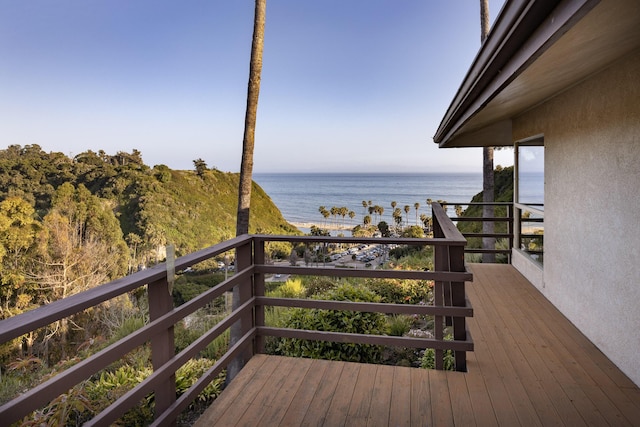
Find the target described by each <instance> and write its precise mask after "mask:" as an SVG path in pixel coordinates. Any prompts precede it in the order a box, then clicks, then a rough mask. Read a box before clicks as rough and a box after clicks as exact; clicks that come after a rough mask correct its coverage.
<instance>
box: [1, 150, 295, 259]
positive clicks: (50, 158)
mask: <svg viewBox="0 0 640 427" xmlns="http://www.w3.org/2000/svg"><path fill="white" fill-rule="evenodd" d="M199 166H200V167H199V168H198V170H197V171H196V170H193V171H179V170H171V169H169V168H168V167H167V166H165V165H156V166H154V167H149V166H147V165H145V164H144V163H143V162H142V157H141V153H140V152H138V151H137V150H133V152H132V153H131V154H129V153H124V152H118V153H117V154H115V155H107V154H106V153H104V152H103V151H100V152H98V153H94V152H93V151H87V152H84V153H81V154H79V155H77V156H75V157H74V158H73V159H71V158H69V157H67V156H65V155H64V154H62V153H46V152H44V151H43V150H42V149H41V148H40V147H39V146H37V145H27V146H25V147H21V146H18V145H14V146H10V147H8V148H7V149H5V150H1V151H0V200H5V199H7V198H8V197H11V196H17V197H20V198H21V199H23V200H25V201H26V202H27V203H28V204H29V205H31V206H32V207H33V208H34V209H35V211H36V214H37V217H38V218H44V217H45V216H46V215H47V213H48V212H49V211H50V210H51V208H52V203H53V200H54V197H55V194H56V191H57V190H58V189H59V188H60V186H61V185H62V184H64V183H69V184H71V185H72V186H73V187H74V188H76V189H77V188H80V187H85V188H86V189H87V190H88V191H89V193H90V194H91V195H93V196H95V197H97V198H99V200H100V201H101V203H102V204H104V205H108V206H109V207H110V208H111V210H112V211H113V213H114V215H115V217H116V218H117V219H118V222H119V224H120V228H121V230H122V235H123V236H124V237H125V239H126V240H127V243H128V244H129V246H134V245H135V246H136V256H137V257H138V258H140V259H139V261H141V262H144V261H146V259H145V258H149V257H150V256H153V254H154V253H155V251H156V250H157V248H158V247H159V246H164V245H166V244H168V243H171V244H174V245H175V246H176V250H177V252H178V254H185V253H189V252H192V251H194V250H197V249H201V248H203V247H207V246H210V245H212V244H215V243H218V242H221V241H223V240H226V239H229V238H231V237H233V236H234V235H235V226H236V224H235V222H236V219H235V218H236V210H237V191H238V174H236V173H227V172H221V171H218V170H211V169H207V168H206V166H205V167H204V168H202V164H200V165H199ZM250 232H252V233H254V232H264V233H274V234H275V233H277V234H292V233H296V232H297V229H295V228H294V227H293V226H291V225H290V224H288V223H287V222H286V221H285V219H284V218H283V217H282V214H281V213H280V211H279V210H278V208H277V207H276V206H275V205H274V204H273V202H272V201H271V199H270V198H269V196H268V195H267V194H266V193H265V192H264V191H263V190H262V189H261V188H260V187H259V186H258V185H256V184H255V183H254V187H253V192H252V204H251V230H250ZM132 249H133V248H132Z"/></svg>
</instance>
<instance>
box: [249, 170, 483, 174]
mask: <svg viewBox="0 0 640 427" xmlns="http://www.w3.org/2000/svg"><path fill="white" fill-rule="evenodd" d="M253 174H254V175H482V172H405V171H403V172H335V171H333V172H254V173H253Z"/></svg>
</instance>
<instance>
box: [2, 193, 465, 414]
mask: <svg viewBox="0 0 640 427" xmlns="http://www.w3.org/2000/svg"><path fill="white" fill-rule="evenodd" d="M433 209H434V238H432V239H403V238H397V239H390V238H344V237H341V238H338V237H310V236H272V235H246V236H240V237H236V238H234V239H231V240H229V241H226V242H223V243H221V244H218V245H215V246H212V247H210V248H207V249H204V250H201V251H198V252H194V253H192V254H189V255H186V256H183V257H180V258H177V259H176V260H175V263H173V267H174V268H175V270H184V269H186V268H187V267H191V266H193V265H195V264H197V263H200V262H202V261H206V260H208V259H211V258H214V257H218V256H220V255H223V254H225V253H226V252H229V251H235V259H236V263H235V267H236V271H235V273H234V274H233V275H232V276H231V277H229V278H228V279H226V280H224V281H223V282H222V283H220V284H218V285H216V286H214V287H213V288H211V289H209V290H207V291H206V292H203V293H201V294H200V295H198V296H196V297H195V298H193V299H191V300H190V301H188V302H186V303H184V304H182V305H180V306H179V307H175V308H174V307H173V301H172V296H171V293H170V283H171V282H172V279H173V277H172V275H173V273H174V271H173V269H172V267H171V266H168V264H167V263H162V264H159V265H157V266H155V267H152V268H149V269H146V270H143V271H140V272H137V273H134V274H132V275H130V276H127V277H124V278H122V279H118V280H115V281H113V282H110V283H107V284H104V285H101V286H98V287H96V288H93V289H91V290H88V291H85V292H82V293H80V294H77V295H74V296H72V297H69V298H65V299H63V300H60V301H56V302H53V303H51V304H48V305H46V306H43V307H40V308H37V309H35V310H32V311H29V312H26V313H24V314H21V315H18V316H15V317H11V318H8V319H5V320H2V321H0V343H5V342H8V341H10V340H13V339H15V338H19V337H21V336H23V335H24V334H27V333H29V332H31V331H35V330H37V329H38V328H42V327H45V326H47V325H49V324H51V323H52V322H56V321H58V320H61V319H63V318H66V317H68V316H71V315H74V314H76V313H79V312H82V311H83V310H86V309H88V308H91V307H95V306H97V305H99V304H101V303H103V302H105V301H108V300H110V299H112V298H115V297H117V296H119V295H124V294H127V293H129V292H131V291H134V290H136V289H139V288H141V287H144V286H146V289H147V295H148V302H149V319H150V320H149V322H148V323H147V324H146V325H144V326H142V327H141V328H140V329H138V330H136V331H134V332H132V333H130V334H129V335H127V336H126V337H124V338H122V339H121V340H119V341H117V342H115V343H113V344H111V345H109V346H108V347H106V348H104V349H102V350H100V351H98V352H97V353H95V354H93V355H91V356H89V357H88V358H86V359H84V360H82V361H80V362H79V363H77V364H76V365H74V366H72V367H70V368H67V369H66V370H64V371H62V372H61V373H59V374H58V375H56V376H53V377H52V378H50V379H48V380H46V381H44V382H43V383H41V384H40V385H37V386H35V387H33V388H32V389H30V390H27V391H26V392H25V393H23V394H21V395H20V396H18V397H16V398H14V399H12V400H11V401H9V402H6V403H4V404H3V405H2V406H0V418H1V419H2V420H3V423H7V424H11V423H14V422H17V421H19V420H21V419H22V418H23V417H25V416H27V415H29V414H30V413H31V412H32V411H34V410H36V409H39V408H42V407H44V406H45V405H47V404H48V403H49V402H50V401H51V400H53V399H54V398H56V397H57V396H60V395H62V394H64V393H66V392H67V391H68V390H69V389H71V388H72V387H74V386H75V385H76V384H79V383H81V382H83V381H85V380H87V379H89V378H91V377H92V376H93V375H95V374H97V373H99V372H100V371H102V370H103V369H105V368H107V367H108V366H109V365H110V364H112V363H113V362H115V361H117V360H118V359H120V358H122V357H123V356H124V355H125V354H126V353H128V352H130V351H132V350H133V349H135V348H137V347H139V346H142V345H144V344H145V343H150V345H151V354H152V364H153V373H152V374H151V375H150V376H148V377H147V378H146V379H145V380H144V381H142V382H140V383H139V384H138V385H136V386H135V387H133V388H132V389H131V390H129V391H128V392H127V393H125V394H124V395H123V396H121V397H120V398H118V399H117V400H116V401H115V402H113V403H112V404H111V405H110V406H109V407H108V408H107V409H105V410H104V411H102V412H100V413H98V414H96V415H95V416H94V417H93V418H92V419H91V420H90V421H89V422H88V423H86V425H89V426H103V425H104V426H107V425H112V424H113V423H114V422H116V421H117V420H118V419H119V418H120V417H122V416H123V415H124V414H125V413H126V412H127V411H128V410H129V409H130V408H132V407H133V406H135V405H136V404H137V403H138V402H139V401H140V400H141V399H144V398H145V397H146V396H148V395H150V394H151V393H153V394H154V402H155V421H154V423H153V425H172V424H173V423H174V422H175V420H176V418H177V416H178V415H179V414H180V413H181V412H182V411H183V410H185V409H186V408H187V407H188V405H189V404H190V403H191V402H192V401H193V400H194V399H195V398H196V397H197V396H198V394H199V393H200V392H202V390H204V388H205V387H206V386H207V385H208V384H209V383H210V382H211V381H212V380H213V379H215V378H216V377H217V376H218V375H219V374H220V373H221V372H223V371H224V370H225V369H226V368H227V367H228V365H229V363H230V362H231V361H232V360H234V359H236V358H241V359H242V360H244V361H246V360H247V359H248V358H250V357H251V356H252V355H253V354H255V353H256V352H259V351H262V349H263V342H264V341H263V340H264V337H267V336H273V337H289V338H300V339H312V340H325V341H334V342H349V343H362V344H373V345H392V346H403V347H414V348H433V349H435V352H436V368H437V369H443V367H444V366H443V359H444V358H443V355H444V351H446V350H451V351H453V352H454V357H455V367H456V369H457V370H461V371H464V370H466V352H467V351H472V350H473V342H472V340H471V337H470V335H469V333H468V331H467V329H466V321H465V319H466V318H467V317H470V316H472V315H473V309H472V307H471V304H470V303H469V301H468V299H467V298H466V294H465V290H464V286H465V281H471V280H472V275H471V273H469V272H468V271H467V270H466V268H465V266H464V246H465V244H466V240H465V238H464V237H463V236H462V234H460V232H459V231H458V230H457V228H456V227H455V225H454V224H453V223H452V222H451V220H450V219H449V218H448V217H447V216H446V213H445V212H444V211H443V209H442V208H441V207H440V205H438V204H437V203H434V204H433ZM271 241H288V242H292V243H304V244H309V245H313V244H331V243H354V244H362V243H364V244H373V243H375V244H395V245H418V246H433V248H434V266H435V268H434V271H422V270H421V271H405V270H384V269H363V268H361V269H346V268H327V267H297V266H286V265H273V264H267V263H266V262H265V258H266V257H265V244H266V243H267V242H271ZM278 273H284V274H292V275H314V276H330V277H369V278H396V279H411V280H429V281H434V305H433V306H425V305H408V304H381V303H362V302H348V301H326V300H306V299H289V298H273V297H267V296H265V275H266V274H278ZM232 289H237V290H238V293H239V296H240V300H239V303H238V304H237V307H234V309H233V310H232V312H231V313H230V314H229V315H227V316H226V317H225V318H224V319H223V320H221V321H220V322H219V323H217V324H216V325H215V326H214V327H213V328H211V329H209V330H208V331H207V332H206V333H204V334H203V335H202V336H200V337H199V338H198V339H196V340H195V341H194V342H193V343H191V344H190V345H188V346H187V347H186V348H185V349H184V350H182V351H181V352H179V353H178V354H175V350H174V349H175V343H174V331H173V329H174V325H176V324H177V323H178V322H180V321H181V320H183V319H185V318H186V317H187V316H189V315H190V314H193V313H194V312H196V311H197V310H198V309H200V308H203V307H205V306H206V305H207V304H209V303H211V302H212V301H214V300H216V299H217V298H219V297H221V296H222V295H223V294H224V293H225V292H229V291H231V290H232ZM276 306H280V307H300V308H303V309H304V308H309V309H314V308H316V309H327V310H348V311H362V312H379V313H398V314H416V315H429V316H434V318H435V323H434V325H435V326H434V331H435V333H434V335H435V337H434V338H433V339H425V338H410V337H390V336H376V335H365V334H350V333H341V332H326V331H308V330H298V329H285V328H275V327H271V326H268V325H265V319H264V311H265V307H276ZM238 324H239V325H240V338H239V339H238V340H237V341H236V342H235V343H233V344H232V345H231V346H230V348H229V349H228V350H227V352H226V353H225V354H224V355H223V356H222V357H221V358H220V359H219V360H217V361H216V362H215V364H214V365H213V366H212V367H211V368H210V369H209V370H208V371H207V372H206V373H205V374H204V375H202V377H201V378H200V379H199V380H198V381H197V382H196V383H195V384H194V385H193V386H192V387H191V388H189V389H188V390H187V391H186V392H185V393H184V394H182V395H181V396H180V397H178V398H176V387H175V373H176V371H177V370H178V368H179V367H181V366H183V365H184V364H185V363H186V362H187V361H188V360H189V359H191V358H193V357H195V356H196V355H197V354H198V353H199V352H200V351H201V350H203V349H204V348H205V347H206V346H207V345H209V344H210V343H211V342H213V340H214V339H216V338H217V337H219V336H220V335H221V334H223V333H225V332H226V331H227V330H228V329H229V328H231V326H232V325H238ZM445 324H448V325H451V326H452V327H453V340H452V341H449V340H445V339H444V336H443V335H444V327H445Z"/></svg>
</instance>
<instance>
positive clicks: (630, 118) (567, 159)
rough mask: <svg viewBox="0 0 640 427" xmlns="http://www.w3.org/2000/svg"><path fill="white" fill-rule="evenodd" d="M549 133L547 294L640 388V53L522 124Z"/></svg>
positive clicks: (521, 128) (522, 133) (520, 128)
mask: <svg viewBox="0 0 640 427" xmlns="http://www.w3.org/2000/svg"><path fill="white" fill-rule="evenodd" d="M513 132H514V140H520V139H523V138H526V137H529V136H532V135H536V134H540V133H543V134H544V144H545V209H544V210H545V221H544V223H545V236H544V238H545V242H544V243H545V245H544V247H545V256H544V259H545V263H544V272H543V276H544V286H543V287H541V288H540V290H541V291H542V292H543V293H544V294H545V295H546V296H547V298H549V300H550V301H551V302H552V303H553V304H554V305H556V307H558V308H559V309H560V310H561V311H562V312H563V313H564V314H565V316H567V317H568V318H569V320H571V321H572V322H573V323H574V324H575V325H576V326H577V327H578V328H579V329H580V330H582V331H583V333H584V334H585V335H586V336H587V337H588V338H589V339H590V340H591V341H592V342H593V343H594V344H595V345H597V346H598V347H599V348H600V349H601V350H602V351H603V352H604V353H605V354H606V355H607V356H608V357H609V358H610V359H611V360H612V361H613V362H614V363H615V364H616V365H617V366H618V367H620V369H621V370H622V371H623V372H625V373H626V374H627V375H628V376H629V377H630V378H631V379H632V380H633V381H634V382H635V383H636V384H639V385H640V308H639V304H640V52H636V53H635V54H633V55H630V56H627V57H626V58H624V59H623V60H621V61H618V62H617V63H616V64H614V65H612V66H611V67H609V68H607V69H606V70H604V71H602V72H600V73H598V74H597V75H594V76H592V77H591V78H589V79H588V80H586V81H584V82H582V83H580V84H579V85H577V86H574V87H573V88H571V89H569V90H568V91H566V92H563V93H561V94H559V95H558V96H556V97H555V98H553V99H551V100H550V101H548V102H546V103H544V104H542V105H540V106H538V107H536V108H535V109H533V110H530V111H528V112H526V113H524V114H523V115H521V116H519V117H518V118H516V119H515V120H514V123H513Z"/></svg>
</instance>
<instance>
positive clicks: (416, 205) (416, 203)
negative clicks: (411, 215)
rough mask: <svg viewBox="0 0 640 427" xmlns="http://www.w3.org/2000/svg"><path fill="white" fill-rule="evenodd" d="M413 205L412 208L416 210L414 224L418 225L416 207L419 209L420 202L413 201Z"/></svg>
mask: <svg viewBox="0 0 640 427" xmlns="http://www.w3.org/2000/svg"><path fill="white" fill-rule="evenodd" d="M413 207H414V208H415V210H416V225H418V209H420V203H418V202H415V203H414V204H413Z"/></svg>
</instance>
